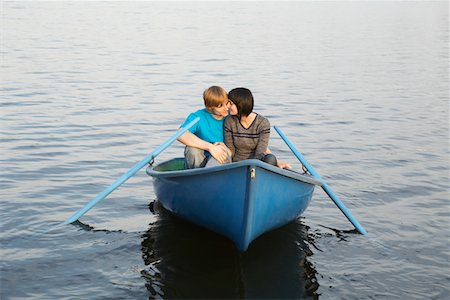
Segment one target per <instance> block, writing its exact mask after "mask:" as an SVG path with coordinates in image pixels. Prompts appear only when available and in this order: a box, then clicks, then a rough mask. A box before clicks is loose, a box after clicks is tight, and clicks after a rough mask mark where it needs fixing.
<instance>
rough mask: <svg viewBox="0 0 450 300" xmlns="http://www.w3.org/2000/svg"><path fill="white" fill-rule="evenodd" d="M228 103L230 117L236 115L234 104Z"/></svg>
mask: <svg viewBox="0 0 450 300" xmlns="http://www.w3.org/2000/svg"><path fill="white" fill-rule="evenodd" d="M228 102H229V103H230V104H229V106H228V107H229V108H230V115H237V113H238V110H237V107H236V104H234V103H233V102H231V101H228Z"/></svg>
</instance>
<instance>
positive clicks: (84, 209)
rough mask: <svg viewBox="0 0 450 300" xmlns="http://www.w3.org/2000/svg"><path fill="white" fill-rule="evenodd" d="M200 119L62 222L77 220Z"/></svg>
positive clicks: (196, 119)
mask: <svg viewBox="0 0 450 300" xmlns="http://www.w3.org/2000/svg"><path fill="white" fill-rule="evenodd" d="M199 120H200V118H199V117H197V118H195V119H194V120H192V121H191V122H189V123H188V124H187V125H186V126H184V127H182V128H181V129H180V130H178V131H177V132H176V133H175V134H174V135H173V136H172V137H170V138H169V139H167V140H166V141H165V142H164V143H163V144H161V145H160V146H159V147H158V148H156V149H155V150H154V151H153V152H151V153H150V154H149V155H147V156H146V157H145V158H144V159H143V160H141V161H140V162H138V163H137V164H135V165H134V166H133V167H132V168H131V169H130V170H129V171H128V172H127V173H125V174H123V175H122V176H120V177H119V178H118V179H117V180H116V181H115V182H114V183H113V184H111V185H110V186H109V187H107V188H106V189H105V190H104V191H103V192H101V193H100V194H98V195H97V197H95V198H94V199H93V200H91V201H90V202H89V203H87V204H86V205H85V206H84V207H82V208H81V209H80V210H78V211H77V212H76V213H75V214H74V215H73V216H71V217H70V218H68V219H67V220H66V221H65V222H64V224H70V223H73V222H75V221H76V220H78V219H79V218H80V217H81V216H83V215H84V214H85V213H87V212H88V211H89V210H90V209H91V208H92V207H94V206H95V205H96V204H97V203H99V202H100V201H102V200H103V199H105V198H106V197H107V196H108V195H109V194H111V193H112V192H113V191H114V190H115V189H117V188H118V187H119V186H120V185H121V184H122V183H124V182H125V181H127V180H128V179H130V178H131V176H133V175H134V174H136V173H137V171H139V170H140V169H142V168H143V167H144V166H145V165H147V164H148V163H149V162H151V161H152V160H153V159H154V158H155V157H156V156H158V155H159V154H160V153H161V152H162V151H164V150H165V149H166V148H167V147H169V146H170V145H171V144H172V143H173V142H174V141H175V140H176V139H177V138H179V137H180V136H181V135H182V134H183V133H185V132H186V131H187V130H188V129H189V128H191V127H192V126H193V125H194V124H195V123H197V122H198V121H199Z"/></svg>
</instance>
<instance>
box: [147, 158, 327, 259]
mask: <svg viewBox="0 0 450 300" xmlns="http://www.w3.org/2000/svg"><path fill="white" fill-rule="evenodd" d="M182 163H183V159H179V158H178V159H175V160H171V161H168V162H164V163H162V164H160V165H158V166H156V167H154V168H153V167H149V168H148V169H147V173H148V174H149V175H150V176H152V177H153V184H154V188H155V193H156V196H157V198H158V200H159V201H160V202H161V204H162V205H163V206H164V207H165V208H166V209H167V210H169V211H171V212H172V213H174V214H175V215H177V216H179V217H181V218H183V219H186V220H188V221H191V222H193V223H195V224H198V225H200V226H203V227H205V228H207V229H209V230H212V231H214V232H216V233H219V234H222V235H224V236H226V237H228V238H229V239H231V240H232V241H233V242H234V243H235V244H236V246H237V247H238V249H239V250H241V251H245V250H246V249H247V248H248V246H249V244H250V243H251V242H252V241H253V240H254V239H256V238H257V237H259V236H260V235H262V234H263V233H264V232H267V231H269V230H272V229H275V228H278V227H280V226H283V225H285V224H287V223H289V222H290V221H292V220H294V219H295V218H297V217H298V216H299V215H300V214H301V213H302V212H303V211H304V210H305V209H306V208H307V207H308V205H309V203H310V201H311V198H312V194H313V192H314V187H315V185H320V182H318V181H317V180H315V179H313V178H311V177H310V176H305V175H301V174H298V173H295V172H292V171H286V170H282V169H279V168H276V167H273V166H271V165H268V164H266V163H263V162H261V161H259V160H246V161H242V162H238V163H232V164H226V165H221V166H215V167H209V168H199V169H192V170H170V169H171V168H170V165H177V166H178V168H180V167H179V166H180V165H181V164H182Z"/></svg>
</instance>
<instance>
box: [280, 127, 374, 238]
mask: <svg viewBox="0 0 450 300" xmlns="http://www.w3.org/2000/svg"><path fill="white" fill-rule="evenodd" d="M274 128H275V130H276V131H277V132H278V134H279V135H280V136H281V138H282V139H283V141H284V142H285V143H286V144H287V145H288V147H289V148H290V149H291V151H292V152H293V153H294V154H295V156H297V158H298V160H299V161H300V162H301V163H302V164H303V166H305V168H306V169H307V170H308V171H309V173H311V174H312V175H313V176H314V177H315V178H316V179H318V180H320V181H321V182H322V189H323V190H324V191H325V193H327V195H328V196H329V197H330V198H331V200H333V202H334V203H335V204H336V206H337V207H338V208H339V209H340V210H341V211H342V213H343V214H344V215H345V216H346V217H347V219H348V220H349V221H350V222H351V223H352V224H353V226H355V228H356V229H357V230H358V231H359V232H360V233H361V234H363V235H366V236H367V231H366V230H365V229H364V228H363V227H362V226H361V224H359V222H358V220H356V219H355V217H353V215H352V214H351V212H350V211H349V210H348V209H347V208H346V207H345V205H344V203H342V201H341V200H340V199H339V198H338V196H337V195H336V194H335V193H334V192H333V191H332V190H331V188H330V187H329V186H328V184H327V183H326V182H325V181H324V180H323V179H322V177H321V176H320V175H319V173H317V172H316V170H314V168H313V167H312V166H311V165H310V164H309V163H308V162H307V161H306V159H305V158H304V157H303V155H302V154H301V153H300V152H299V151H298V150H297V149H296V148H295V146H294V145H293V144H292V143H291V142H290V141H289V139H288V138H287V137H286V136H285V135H284V134H283V132H282V131H281V129H279V128H278V127H277V126H274Z"/></svg>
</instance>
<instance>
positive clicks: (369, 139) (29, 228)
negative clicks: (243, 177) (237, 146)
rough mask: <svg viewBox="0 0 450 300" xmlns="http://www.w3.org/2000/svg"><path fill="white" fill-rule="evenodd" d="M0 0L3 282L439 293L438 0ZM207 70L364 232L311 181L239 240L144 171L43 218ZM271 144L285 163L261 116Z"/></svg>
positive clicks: (185, 95)
mask: <svg viewBox="0 0 450 300" xmlns="http://www.w3.org/2000/svg"><path fill="white" fill-rule="evenodd" d="M1 10H2V11H1V18H2V19H1V20H2V22H1V54H2V69H1V121H0V130H1V137H0V143H1V144H0V145H1V156H0V160H1V168H0V170H1V171H0V172H1V181H0V185H1V202H0V208H1V210H0V220H1V221H0V222H1V223H0V225H1V230H0V231H1V233H0V243H1V249H0V268H1V274H0V275H1V278H0V282H1V291H0V298H1V299H2V300H3V299H25V298H26V299H147V298H167V299H169V298H297V299H302V298H312V299H314V298H322V299H449V298H450V291H449V286H450V276H449V259H450V236H449V235H450V195H449V90H448V88H449V86H448V82H449V75H448V68H449V64H448V54H449V52H448V51H449V48H448V42H449V5H448V2H445V1H442V2H359V3H358V2H284V3H265V2H264V3H255V2H246V3H243V2H231V3H222V2H220V3H215V2H199V3H152V2H123V3H121V2H109V3H108V2H95V3H92V2H3V1H2V3H1ZM213 84H218V85H222V86H223V87H225V88H226V89H227V90H229V89H231V88H234V87H237V86H245V87H248V88H250V89H251V90H252V91H253V93H254V96H255V100H256V107H255V110H256V111H257V112H259V113H261V114H262V115H265V116H267V117H268V118H269V119H270V121H271V123H272V124H273V125H278V126H279V127H280V128H281V129H282V130H283V131H284V133H285V134H286V135H287V136H288V137H289V138H290V139H291V141H292V142H293V143H294V144H295V145H297V147H298V148H299V149H300V151H302V153H303V154H304V155H305V157H306V158H307V159H308V160H309V162H310V163H311V164H312V165H313V166H314V167H315V168H316V170H317V171H318V172H319V173H321V174H322V176H323V177H324V179H325V180H326V181H327V182H328V183H329V185H330V186H331V187H332V189H333V190H334V191H335V192H336V193H337V194H338V195H339V196H340V197H341V199H342V200H343V201H344V203H345V204H346V205H347V206H348V208H349V209H350V210H351V211H352V212H353V214H354V215H355V216H356V217H357V218H358V219H359V221H360V222H361V223H362V225H363V226H364V227H365V228H366V229H367V230H368V232H369V238H365V237H363V236H361V235H359V234H354V233H353V232H352V226H351V224H350V223H349V222H348V221H347V220H346V219H345V218H344V217H343V215H342V214H341V213H340V211H339V210H338V209H337V208H336V207H335V206H334V205H333V203H332V202H331V201H330V200H329V199H328V197H327V196H326V195H325V194H324V193H323V192H322V191H321V190H320V189H317V190H316V192H315V194H314V197H313V201H312V203H311V205H310V207H309V208H308V210H307V211H306V212H305V214H304V215H303V216H302V218H299V219H298V220H297V221H296V222H293V223H291V224H289V225H287V226H285V227H283V228H281V229H278V230H276V231H273V232H270V233H269V234H267V235H264V236H263V237H262V238H260V239H258V240H256V241H255V242H254V243H253V244H252V245H251V247H250V248H249V250H248V251H247V252H245V253H243V254H239V253H237V252H236V250H235V249H234V247H233V246H232V244H231V243H230V242H229V241H227V240H226V239H223V238H221V237H219V236H217V235H215V234H212V233H210V232H208V231H206V230H203V229H200V228H198V227H195V226H193V225H190V224H188V223H186V222H184V221H181V220H178V219H176V218H174V217H172V216H171V215H170V214H168V213H167V212H165V211H164V210H162V209H161V208H160V207H159V205H158V203H154V201H155V200H156V199H155V195H154V192H153V188H152V185H151V179H150V178H148V177H147V176H146V175H145V172H144V171H141V172H139V173H138V174H137V175H136V176H134V177H133V178H132V179H131V180H130V181H128V182H127V183H126V184H124V185H123V186H122V187H121V188H120V189H118V190H117V191H115V192H114V193H113V194H111V195H110V196H109V197H108V198H107V200H105V201H103V202H101V203H100V204H99V205H97V206H96V207H95V208H94V209H93V210H91V211H90V212H89V213H88V214H86V215H85V216H84V217H82V218H81V220H80V221H81V222H80V223H77V224H75V225H67V226H58V225H59V224H60V223H61V222H62V221H64V220H65V219H66V218H68V217H69V216H70V215H71V214H72V213H74V212H75V211H76V210H78V209H79V208H80V207H82V206H83V205H84V204H85V203H87V202H88V201H90V200H91V199H92V198H93V197H95V196H96V195H97V194H98V193H99V192H101V191H102V190H103V189H104V188H105V187H106V186H108V185H109V184H111V183H112V182H113V181H114V180H115V179H116V178H118V177H119V176H120V175H121V174H123V173H125V172H126V171H127V170H128V169H129V168H130V167H131V166H133V165H134V163H136V162H137V161H140V160H141V159H142V158H143V157H144V156H146V155H147V154H148V153H149V152H150V151H151V150H152V149H155V148H156V147H157V146H158V145H159V144H160V143H162V142H163V141H164V140H165V139H167V138H168V137H170V136H171V135H172V134H173V133H174V131H175V130H176V129H177V127H178V126H179V124H181V122H182V121H183V120H184V118H185V117H186V115H187V114H188V113H189V112H191V111H193V110H195V109H198V108H200V107H201V104H202V100H201V93H202V91H203V90H204V89H205V88H206V87H208V86H210V85H213ZM271 148H272V150H273V151H274V152H276V154H277V155H278V156H279V157H281V158H283V159H284V160H286V161H289V162H291V163H292V164H293V165H294V167H295V168H298V167H299V164H298V163H296V159H295V157H294V156H293V155H292V154H291V153H290V151H289V149H288V148H287V147H286V146H285V145H284V143H283V141H282V140H281V139H280V138H279V137H278V136H277V134H276V133H275V131H273V133H272V140H271ZM182 150H183V148H182V146H181V145H180V144H179V143H175V144H174V145H172V146H171V147H170V148H168V149H167V150H166V151H164V152H163V153H162V154H161V155H160V156H159V157H158V158H157V162H158V161H163V160H166V159H169V158H172V157H174V156H180V155H181V153H182ZM224 188H226V186H224ZM149 203H151V205H150V206H149Z"/></svg>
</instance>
